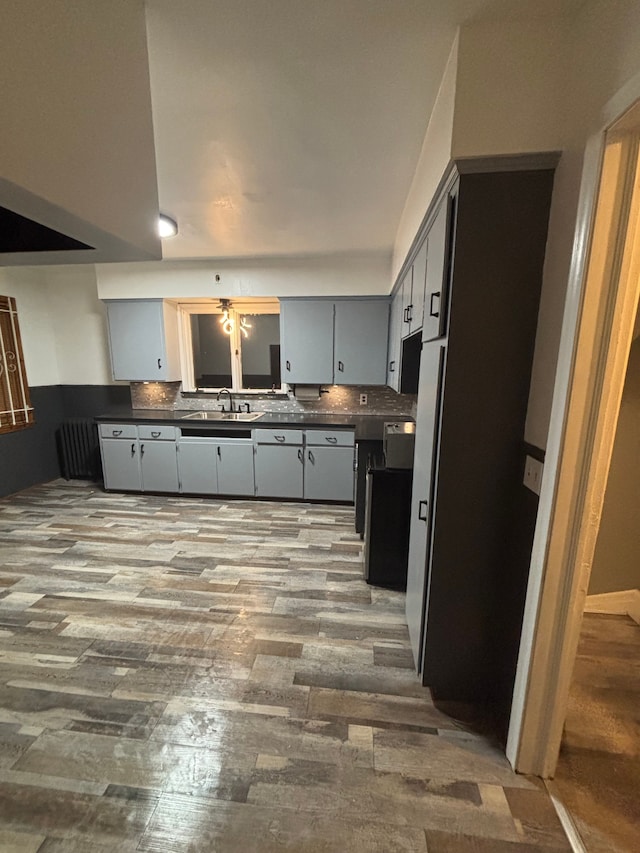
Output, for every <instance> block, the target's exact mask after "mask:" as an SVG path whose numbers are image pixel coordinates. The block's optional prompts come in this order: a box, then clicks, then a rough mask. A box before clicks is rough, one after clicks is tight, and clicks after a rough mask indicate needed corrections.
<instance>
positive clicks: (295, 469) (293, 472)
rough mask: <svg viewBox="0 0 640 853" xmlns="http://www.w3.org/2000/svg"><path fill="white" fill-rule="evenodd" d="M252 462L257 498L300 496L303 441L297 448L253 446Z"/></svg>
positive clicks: (273, 445)
mask: <svg viewBox="0 0 640 853" xmlns="http://www.w3.org/2000/svg"><path fill="white" fill-rule="evenodd" d="M300 435H302V433H300ZM254 462H255V472H256V497H259V498H302V497H303V495H304V448H303V446H302V440H301V441H300V444H299V445H297V446H296V445H293V444H290V445H287V444H280V445H278V444H256V447H255V459H254Z"/></svg>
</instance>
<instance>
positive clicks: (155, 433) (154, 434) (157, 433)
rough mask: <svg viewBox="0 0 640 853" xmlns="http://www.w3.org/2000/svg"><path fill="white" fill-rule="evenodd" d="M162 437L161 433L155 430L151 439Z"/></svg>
mask: <svg viewBox="0 0 640 853" xmlns="http://www.w3.org/2000/svg"><path fill="white" fill-rule="evenodd" d="M161 435H162V433H161V432H155V431H154V430H152V431H151V438H160V436H161Z"/></svg>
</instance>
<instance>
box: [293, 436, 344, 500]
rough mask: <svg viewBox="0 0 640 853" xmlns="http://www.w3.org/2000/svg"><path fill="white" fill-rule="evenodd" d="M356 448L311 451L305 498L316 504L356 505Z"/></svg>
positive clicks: (307, 459) (308, 450) (306, 465)
mask: <svg viewBox="0 0 640 853" xmlns="http://www.w3.org/2000/svg"><path fill="white" fill-rule="evenodd" d="M353 459H354V448H353V447H315V446H314V447H307V448H306V450H305V462H304V496H305V498H308V499H309V500H315V501H352V500H353V489H354V471H353Z"/></svg>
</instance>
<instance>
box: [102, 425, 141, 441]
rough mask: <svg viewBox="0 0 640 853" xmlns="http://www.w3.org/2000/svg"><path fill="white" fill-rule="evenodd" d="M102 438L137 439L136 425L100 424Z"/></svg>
mask: <svg viewBox="0 0 640 853" xmlns="http://www.w3.org/2000/svg"><path fill="white" fill-rule="evenodd" d="M100 437H101V438H137V437H138V430H137V429H136V425H135V424H100Z"/></svg>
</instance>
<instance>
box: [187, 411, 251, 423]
mask: <svg viewBox="0 0 640 853" xmlns="http://www.w3.org/2000/svg"><path fill="white" fill-rule="evenodd" d="M263 415H264V412H190V413H189V414H188V415H182V420H193V421H239V422H240V423H246V422H247V421H257V420H258V418H261V417H262V416H263Z"/></svg>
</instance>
